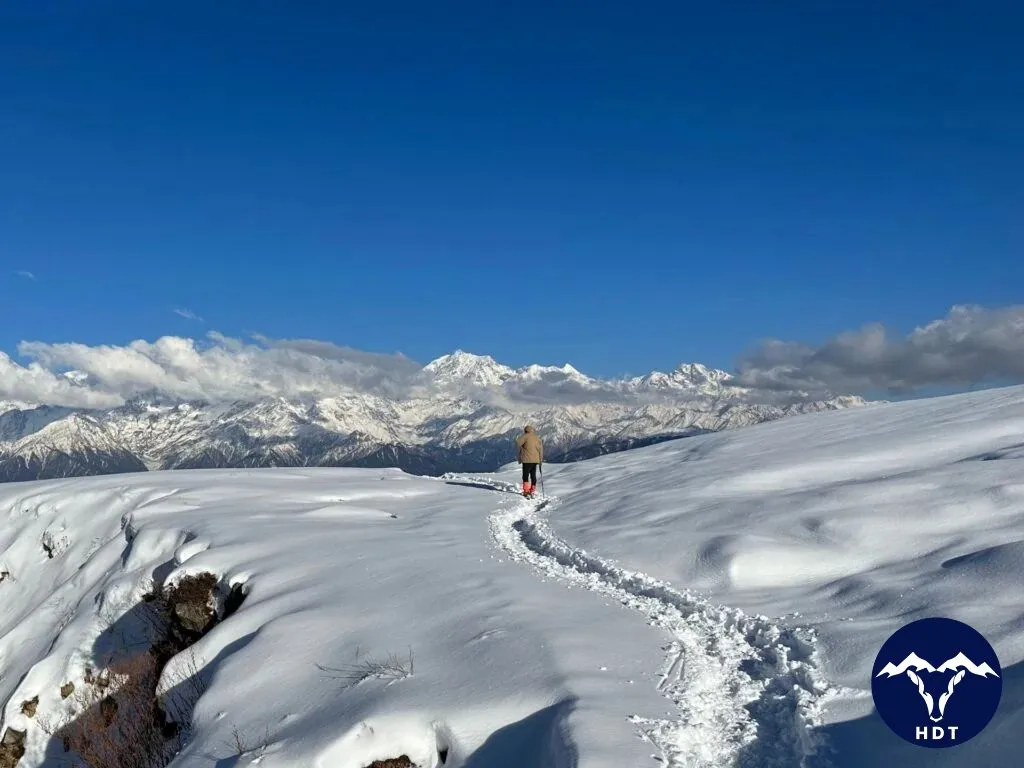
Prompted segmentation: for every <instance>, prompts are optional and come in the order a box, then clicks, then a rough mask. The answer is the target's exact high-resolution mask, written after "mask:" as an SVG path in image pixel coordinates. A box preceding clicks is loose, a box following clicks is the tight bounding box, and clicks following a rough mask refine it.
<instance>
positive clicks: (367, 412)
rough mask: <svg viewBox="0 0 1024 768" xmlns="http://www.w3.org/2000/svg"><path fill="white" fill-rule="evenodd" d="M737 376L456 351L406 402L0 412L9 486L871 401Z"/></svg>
mask: <svg viewBox="0 0 1024 768" xmlns="http://www.w3.org/2000/svg"><path fill="white" fill-rule="evenodd" d="M729 382H730V377H729V374H727V373H725V372H723V371H713V370H709V369H707V368H705V367H703V366H700V365H690V366H682V367H680V369H679V370H677V371H675V372H673V373H672V374H660V373H652V374H650V375H649V376H647V377H644V378H643V379H632V380H628V381H601V380H598V379H593V378H590V377H588V376H586V375H584V374H582V373H580V372H579V371H577V370H576V369H575V368H573V367H572V366H570V365H565V366H561V367H555V366H537V365H531V366H526V367H524V368H521V369H513V368H510V367H508V366H504V365H501V364H500V363H497V362H496V361H495V360H493V359H492V358H490V357H483V356H478V355H471V354H468V353H466V352H462V351H458V352H455V353H453V354H451V355H446V356H444V357H442V358H439V359H437V360H435V361H434V362H432V363H430V364H429V365H427V366H425V367H424V368H423V369H422V370H421V371H420V373H419V378H418V379H417V385H416V386H415V387H413V388H411V389H410V391H409V392H408V394H407V395H405V396H403V397H401V398H396V397H384V396H382V395H379V394H371V393H366V392H354V391H353V392H351V393H347V394H343V395H337V396H332V397H327V398H320V399H315V400H290V399H286V398H282V397H275V398H269V399H266V400H261V401H257V402H236V403H228V404H221V403H212V404H211V403H202V402H191V403H190V402H176V401H167V400H166V398H160V397H154V398H149V399H144V398H140V399H137V400H135V401H132V402H130V403H128V404H126V405H124V406H122V407H119V408H115V409H112V410H109V411H102V412H100V411H89V412H79V413H76V412H73V411H70V410H68V409H64V408H54V407H50V406H40V407H36V408H22V407H17V406H15V405H11V406H10V408H9V410H7V411H6V412H2V413H0V481H3V480H26V479H33V478H42V479H45V478H53V477H65V476H71V475H88V474H101V473H109V472H121V471H135V470H140V469H146V468H148V469H189V468H213V467H243V466H245V467H282V466H346V465H354V466H395V467H399V468H402V469H406V470H408V471H411V472H415V473H420V474H440V473H442V472H446V471H488V470H493V469H495V468H497V467H499V466H500V465H501V464H503V463H504V462H505V461H507V460H508V457H509V450H510V449H509V446H510V445H511V437H512V435H513V434H515V433H516V432H518V431H520V430H521V429H522V427H523V425H524V423H525V422H527V421H532V422H534V423H535V424H536V425H537V426H538V428H539V429H540V431H541V433H542V434H543V436H544V438H545V441H546V444H547V449H548V450H547V454H548V456H549V457H550V458H551V459H552V460H569V459H580V458H587V457H589V456H594V455H599V454H603V453H609V452H613V451H618V450H622V449H624V448H630V447H634V446H636V445H642V444H645V443H650V442H657V441H660V440H665V439H668V438H671V437H680V436H685V435H690V434H696V433H700V432H704V431H713V430H720V429H729V428H732V427H738V426H745V425H748V424H753V423H758V422H761V421H768V420H773V419H778V418H782V417H785V416H788V415H791V414H793V413H800V412H808V411H816V410H821V409H833V408H849V407H854V406H858V405H863V404H864V401H863V400H861V399H860V398H856V397H838V398H834V399H831V400H827V401H809V400H807V399H802V400H801V399H800V395H799V394H798V393H791V394H790V395H789V397H788V401H789V402H788V404H785V405H779V404H774V403H768V402H762V401H759V400H758V398H757V397H756V396H755V393H752V392H751V391H750V390H746V389H742V388H739V387H735V386H732V385H731V384H730V383H729ZM86 425H88V426H86ZM43 433H45V434H43Z"/></svg>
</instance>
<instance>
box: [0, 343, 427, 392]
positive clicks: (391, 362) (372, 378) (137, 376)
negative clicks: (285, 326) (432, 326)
mask: <svg viewBox="0 0 1024 768" xmlns="http://www.w3.org/2000/svg"><path fill="white" fill-rule="evenodd" d="M18 351H19V352H20V354H22V355H23V356H25V357H27V358H30V359H31V360H32V361H33V363H32V364H31V365H30V366H29V367H28V368H23V369H21V370H24V371H28V370H30V369H36V370H39V371H42V372H57V371H62V370H68V369H71V370H75V371H80V372H82V373H84V374H87V375H88V379H87V381H88V385H87V387H88V390H89V391H90V392H92V393H95V394H96V396H97V397H102V398H103V399H105V400H107V401H109V400H116V401H118V402H123V401H124V400H127V399H130V398H132V397H135V396H138V395H142V394H149V393H152V392H157V393H160V394H163V395H166V396H169V397H172V398H182V399H197V400H213V401H231V400H245V399H258V398H263V397H277V396H282V397H329V396H337V395H343V394H349V393H352V392H369V393H373V394H386V395H395V394H399V393H401V392H403V391H406V390H407V388H408V386H409V385H410V384H411V378H412V375H413V374H415V373H416V372H417V371H418V370H419V365H418V364H416V363H413V362H412V361H410V360H409V359H408V358H405V357H403V356H401V355H373V354H371V353H366V352H359V351H357V350H347V349H346V348H344V347H337V346H335V345H332V344H328V343H326V342H308V341H276V340H272V339H266V338H262V337H261V338H259V339H257V343H250V342H245V341H241V340H239V339H232V338H229V337H226V336H223V335H221V334H219V333H210V334H208V336H207V339H206V341H205V342H197V341H196V340H194V339H189V338H181V337H177V336H164V337H162V338H159V339H157V340H156V341H155V342H148V341H142V340H138V341H133V342H131V343H130V344H128V345H126V346H108V345H101V346H88V345H85V344H76V343H62V344H47V343H44V342H38V341H31V342H22V343H21V344H20V345H19V347H18ZM50 375H51V376H53V375H54V374H53V373H50ZM4 389H5V387H4V383H3V381H0V396H6V393H5V392H4ZM73 394H74V395H75V396H77V397H78V398H79V399H81V398H82V397H84V395H83V394H82V393H79V392H77V391H76V392H74V393H73ZM70 397H71V395H68V396H66V397H62V399H61V402H60V404H76V403H71V402H69V398H70ZM32 399H34V400H35V401H36V402H40V401H41V399H40V397H34V398H32ZM48 402H55V401H52V400H50V401H48Z"/></svg>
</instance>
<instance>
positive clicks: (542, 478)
mask: <svg viewBox="0 0 1024 768" xmlns="http://www.w3.org/2000/svg"><path fill="white" fill-rule="evenodd" d="M537 471H538V472H540V495H541V498H545V499H546V498H547V494H546V493H544V462H541V463H540V464H538V465H537Z"/></svg>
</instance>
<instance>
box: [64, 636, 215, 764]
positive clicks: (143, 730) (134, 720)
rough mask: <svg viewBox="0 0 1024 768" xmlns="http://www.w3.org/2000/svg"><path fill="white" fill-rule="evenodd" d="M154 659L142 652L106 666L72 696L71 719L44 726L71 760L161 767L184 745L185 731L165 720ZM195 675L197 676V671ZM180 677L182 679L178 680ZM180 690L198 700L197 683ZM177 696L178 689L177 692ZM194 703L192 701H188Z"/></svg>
mask: <svg viewBox="0 0 1024 768" xmlns="http://www.w3.org/2000/svg"><path fill="white" fill-rule="evenodd" d="M158 665H159V661H158V659H157V658H156V657H155V656H154V655H153V654H150V653H142V654H139V655H137V656H133V657H131V658H129V659H125V660H124V661H120V662H117V663H116V664H113V665H111V667H110V668H109V669H106V670H103V672H102V673H101V674H100V675H99V676H97V677H95V678H93V679H94V680H95V681H96V682H98V681H99V680H100V679H102V680H103V681H104V683H105V684H104V685H102V686H101V685H96V684H92V685H84V686H82V687H81V689H80V690H78V691H76V693H75V695H74V703H75V709H76V710H77V711H78V712H77V714H76V715H74V716H73V718H71V719H69V720H66V721H65V722H62V723H60V724H58V725H57V727H55V728H54V727H52V726H49V727H48V725H49V724H44V728H46V730H47V731H48V732H49V733H50V734H51V735H53V736H55V737H56V738H58V739H60V740H61V742H62V744H63V745H64V751H65V752H69V753H73V754H74V756H75V757H74V758H72V759H71V761H70V762H71V764H72V765H75V766H88V768H163V767H164V766H166V765H167V763H168V762H169V761H170V758H171V757H172V756H173V755H174V754H175V753H176V752H177V751H178V750H179V749H180V748H181V747H182V746H183V745H184V740H185V732H184V730H183V729H181V728H179V727H178V726H177V725H176V724H174V723H167V720H166V717H165V714H164V709H163V707H162V705H161V702H160V699H159V698H158V696H157V694H156V691H157V684H158V683H159V679H160V668H159V666H158ZM197 677H198V676H197ZM183 682H184V681H183ZM194 685H195V687H194V688H193V689H188V688H186V689H185V692H184V695H186V696H188V697H190V698H191V696H192V695H193V694H194V696H195V699H198V697H199V694H200V693H201V690H200V687H199V686H200V684H199V683H198V682H196V683H194ZM179 695H182V693H179ZM191 703H192V704H193V705H194V703H195V701H192V702H191Z"/></svg>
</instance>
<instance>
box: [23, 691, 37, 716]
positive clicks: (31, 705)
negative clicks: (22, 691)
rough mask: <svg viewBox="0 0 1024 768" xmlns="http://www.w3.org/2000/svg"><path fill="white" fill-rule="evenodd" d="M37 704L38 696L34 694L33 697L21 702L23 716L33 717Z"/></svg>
mask: <svg viewBox="0 0 1024 768" xmlns="http://www.w3.org/2000/svg"><path fill="white" fill-rule="evenodd" d="M38 706H39V697H38V696H36V697H35V698H34V699H29V700H28V701H23V702H21V714H23V715H25V717H35V716H36V708H37V707H38Z"/></svg>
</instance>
